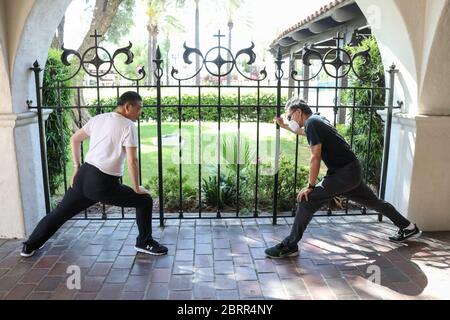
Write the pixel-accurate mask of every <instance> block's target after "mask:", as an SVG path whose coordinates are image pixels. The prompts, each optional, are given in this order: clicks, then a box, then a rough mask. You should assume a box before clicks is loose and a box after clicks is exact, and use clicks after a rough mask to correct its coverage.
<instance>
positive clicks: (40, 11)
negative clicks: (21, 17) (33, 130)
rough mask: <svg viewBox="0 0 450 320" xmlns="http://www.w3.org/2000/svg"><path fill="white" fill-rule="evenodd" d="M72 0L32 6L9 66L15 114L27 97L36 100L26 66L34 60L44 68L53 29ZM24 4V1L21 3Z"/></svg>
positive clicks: (41, 1)
mask: <svg viewBox="0 0 450 320" xmlns="http://www.w3.org/2000/svg"><path fill="white" fill-rule="evenodd" d="M70 3H71V0H58V1H53V0H39V1H34V2H32V3H31V9H30V11H29V14H28V17H27V19H26V21H25V23H24V25H23V29H22V32H21V33H20V36H19V39H20V40H19V42H18V46H17V50H16V53H15V55H14V57H12V58H13V60H12V62H13V67H12V84H11V87H12V88H11V89H12V102H13V110H14V112H15V113H22V112H27V111H28V110H27V105H26V100H27V99H31V100H34V101H35V100H36V99H35V90H36V89H35V86H34V77H33V76H32V73H31V71H30V70H29V68H30V67H31V66H32V64H33V62H34V61H35V60H37V61H38V62H39V63H40V64H41V67H42V68H44V67H45V61H46V60H47V54H48V49H49V47H50V44H51V41H52V38H53V35H54V34H55V30H56V28H57V27H58V24H59V23H60V21H61V19H62V17H63V16H64V14H65V12H66V10H67V7H68V6H69V4H70ZM24 5H26V4H24Z"/></svg>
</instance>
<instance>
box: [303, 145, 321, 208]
mask: <svg viewBox="0 0 450 320" xmlns="http://www.w3.org/2000/svg"><path fill="white" fill-rule="evenodd" d="M321 161H322V145H321V144H318V145H315V146H312V147H311V158H310V164H309V180H308V182H309V185H308V186H307V187H305V188H304V189H302V190H301V191H300V193H299V194H298V196H297V200H298V201H302V200H303V197H305V199H306V201H309V199H308V195H309V194H310V193H311V192H313V190H314V188H313V187H311V188H310V186H315V185H316V181H317V177H318V176H319V172H320V162H321Z"/></svg>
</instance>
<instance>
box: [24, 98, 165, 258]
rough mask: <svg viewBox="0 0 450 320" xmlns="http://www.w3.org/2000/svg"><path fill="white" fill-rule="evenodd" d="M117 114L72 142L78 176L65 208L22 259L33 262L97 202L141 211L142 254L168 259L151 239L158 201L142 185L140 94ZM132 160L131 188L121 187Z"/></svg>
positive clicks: (49, 219) (43, 224)
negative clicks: (85, 146) (84, 151)
mask: <svg viewBox="0 0 450 320" xmlns="http://www.w3.org/2000/svg"><path fill="white" fill-rule="evenodd" d="M117 105H118V106H117V109H116V110H114V112H111V113H105V114H101V115H98V116H96V117H94V118H92V119H91V120H89V122H88V123H87V124H86V125H85V126H84V127H83V128H81V129H80V130H78V131H77V132H76V133H75V134H74V135H73V136H72V138H71V140H70V142H71V146H72V157H73V163H74V173H73V176H72V180H71V186H70V188H69V189H68V190H67V192H66V194H65V195H64V198H63V200H62V201H61V203H60V204H58V206H57V207H56V208H55V210H53V211H52V212H51V213H49V214H48V215H47V216H45V217H44V218H43V219H42V220H41V221H40V222H39V224H38V225H37V227H36V228H35V229H34V231H33V233H32V234H31V236H30V238H29V239H28V240H27V241H26V242H24V245H23V249H22V252H21V255H22V256H23V257H31V256H32V255H33V254H34V253H35V251H36V249H38V248H40V247H41V246H43V245H44V244H45V242H46V241H47V240H48V239H50V237H51V236H52V235H53V234H54V233H55V232H56V231H57V230H58V229H59V228H60V227H61V226H62V225H63V224H64V223H65V222H66V221H67V220H69V219H71V218H72V217H73V216H75V215H76V214H78V213H80V212H81V211H84V210H85V209H87V208H89V207H90V206H92V205H94V204H95V203H97V202H102V203H105V204H109V205H114V206H118V207H134V208H136V222H137V225H138V230H139V235H138V237H137V239H136V246H135V249H136V251H137V252H142V253H147V254H151V255H165V254H167V248H166V247H164V246H162V245H160V244H159V243H158V242H157V241H155V240H154V239H153V238H152V208H153V200H152V197H151V196H150V194H149V193H148V191H147V190H145V189H144V188H143V187H141V186H140V185H139V170H138V168H139V162H138V158H137V147H138V136H137V130H136V125H135V124H134V122H135V121H137V119H138V118H139V116H140V114H141V109H142V98H141V96H140V95H139V94H138V93H136V92H126V93H124V94H123V95H122V96H121V97H120V98H119V101H118V104H117ZM88 138H89V139H90V141H89V142H90V143H89V152H88V154H87V155H86V159H85V163H84V164H83V165H80V164H81V157H80V153H81V142H82V141H84V140H86V139H88ZM125 159H127V162H128V172H129V175H130V179H131V183H132V188H130V187H128V186H125V185H122V184H120V178H121V177H122V176H123V165H124V162H125Z"/></svg>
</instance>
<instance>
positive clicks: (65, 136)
mask: <svg viewBox="0 0 450 320" xmlns="http://www.w3.org/2000/svg"><path fill="white" fill-rule="evenodd" d="M70 74H71V70H70V69H69V68H66V67H65V66H64V65H63V64H62V62H61V52H60V51H59V50H55V49H50V51H49V55H48V58H47V63H46V67H45V71H44V79H43V87H44V90H43V92H42V102H43V105H44V106H53V107H56V106H58V93H57V90H55V89H48V88H49V87H56V86H57V81H56V80H55V79H64V78H67V77H68V76H69V75H70ZM70 85H71V84H70V82H66V83H63V84H62V85H61V88H64V87H67V86H70ZM60 91H61V92H60V99H61V106H70V105H71V104H72V99H73V91H72V90H60ZM69 112H70V110H69V109H63V110H55V111H53V112H52V113H51V114H50V116H49V118H48V120H47V121H46V123H45V133H46V143H47V161H48V173H49V185H50V193H51V195H52V196H54V195H56V194H57V193H58V189H59V188H60V187H61V186H62V183H63V182H64V167H65V164H66V162H67V161H68V157H69V154H70V136H71V130H70V126H69V123H70V116H69Z"/></svg>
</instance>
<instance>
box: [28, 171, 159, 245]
mask: <svg viewBox="0 0 450 320" xmlns="http://www.w3.org/2000/svg"><path fill="white" fill-rule="evenodd" d="M119 179H120V178H119V177H115V176H111V175H107V174H105V173H103V172H101V171H100V170H99V169H97V168H96V167H94V166H92V165H90V164H88V163H85V164H83V165H82V166H81V167H80V169H79V171H78V173H77V175H76V177H75V180H74V185H73V188H70V189H68V190H67V192H66V194H65V195H64V198H63V199H62V201H61V203H59V204H58V206H57V207H56V208H55V210H53V211H52V212H51V213H49V214H48V215H46V216H45V217H44V218H43V219H42V220H41V221H40V222H39V224H38V225H37V227H36V228H35V229H34V231H33V233H32V234H31V236H30V238H29V239H28V240H27V241H26V242H25V244H27V245H28V246H29V247H30V249H32V250H34V249H37V248H39V247H41V246H42V245H43V244H44V243H45V242H46V241H47V240H48V239H50V237H51V236H52V235H53V234H54V233H55V232H56V231H57V230H58V229H59V228H60V227H61V226H62V225H63V224H64V223H65V222H66V221H67V220H69V219H71V218H72V217H74V216H75V215H77V214H78V213H80V212H81V211H84V210H85V209H87V208H89V207H90V206H92V205H94V204H96V203H97V202H103V203H105V204H109V205H113V206H118V207H131V208H136V222H137V225H138V229H139V235H138V237H137V239H136V245H138V246H145V245H146V244H148V243H149V242H150V241H151V240H152V208H153V199H152V197H151V196H150V195H148V194H145V195H144V194H137V193H136V192H134V190H133V189H132V188H130V187H127V186H125V185H122V184H120V180H119Z"/></svg>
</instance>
